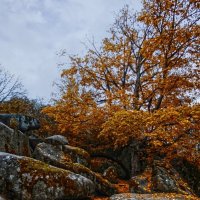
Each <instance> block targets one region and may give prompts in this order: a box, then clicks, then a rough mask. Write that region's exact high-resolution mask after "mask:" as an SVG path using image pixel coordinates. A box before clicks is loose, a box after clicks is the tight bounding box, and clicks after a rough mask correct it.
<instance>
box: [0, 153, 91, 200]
mask: <svg viewBox="0 0 200 200" xmlns="http://www.w3.org/2000/svg"><path fill="white" fill-rule="evenodd" d="M93 192H94V184H93V182H92V181H91V180H89V179H87V178H85V177H83V176H81V175H78V174H75V173H73V172H70V171H67V170H63V169H60V168H56V167H53V166H51V165H48V164H45V163H43V162H41V161H37V160H34V159H32V158H28V157H22V156H16V155H13V154H7V153H0V194H2V195H5V196H6V198H8V199H16V200H21V199H26V200H41V199H42V200H54V199H78V198H87V197H88V196H89V195H91V194H93Z"/></svg>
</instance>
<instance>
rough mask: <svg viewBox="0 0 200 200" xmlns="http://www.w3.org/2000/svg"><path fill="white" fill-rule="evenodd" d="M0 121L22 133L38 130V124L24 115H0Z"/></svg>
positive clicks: (35, 120)
mask: <svg viewBox="0 0 200 200" xmlns="http://www.w3.org/2000/svg"><path fill="white" fill-rule="evenodd" d="M0 121H1V122H2V123H4V124H6V125H7V126H9V127H11V128H13V129H17V130H20V131H22V132H25V131H29V130H37V129H39V128H40V123H39V121H38V120H37V119H35V118H33V117H29V116H25V115H18V114H0Z"/></svg>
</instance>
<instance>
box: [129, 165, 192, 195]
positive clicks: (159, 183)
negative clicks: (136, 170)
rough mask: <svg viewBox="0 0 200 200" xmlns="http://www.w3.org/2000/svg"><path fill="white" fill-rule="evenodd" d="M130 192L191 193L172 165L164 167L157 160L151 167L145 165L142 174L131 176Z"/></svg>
mask: <svg viewBox="0 0 200 200" xmlns="http://www.w3.org/2000/svg"><path fill="white" fill-rule="evenodd" d="M154 162H155V161H154ZM130 192H133V193H141V194H149V193H155V192H163V193H177V194H187V195H188V194H193V192H192V190H191V189H190V188H189V187H188V185H187V183H186V182H185V181H184V180H183V179H182V178H181V177H180V175H179V173H177V171H176V170H175V169H174V168H173V167H168V168H166V167H164V166H162V164H161V163H159V162H155V163H154V165H153V167H147V168H146V170H145V171H144V172H143V173H142V174H140V175H137V176H134V177H132V178H131V180H130Z"/></svg>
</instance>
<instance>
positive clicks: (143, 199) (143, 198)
mask: <svg viewBox="0 0 200 200" xmlns="http://www.w3.org/2000/svg"><path fill="white" fill-rule="evenodd" d="M187 199H190V200H195V199H196V198H195V197H193V196H187V195H179V194H163V193H154V194H133V193H126V194H116V195H113V196H111V197H110V200H187Z"/></svg>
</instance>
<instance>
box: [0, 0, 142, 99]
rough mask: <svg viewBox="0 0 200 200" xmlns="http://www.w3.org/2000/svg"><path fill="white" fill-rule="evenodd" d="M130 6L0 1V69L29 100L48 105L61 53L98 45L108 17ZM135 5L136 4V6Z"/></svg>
mask: <svg viewBox="0 0 200 200" xmlns="http://www.w3.org/2000/svg"><path fill="white" fill-rule="evenodd" d="M133 2H134V1H133V0H117V1H116V0H95V1H94V0H84V1H82V0H1V6H0V24H1V26H0V63H1V64H2V65H3V66H4V67H5V68H6V69H7V70H9V71H10V72H11V73H14V74H16V75H17V76H20V77H21V79H22V82H23V84H24V85H25V87H26V88H27V90H28V91H29V96H30V97H31V98H37V97H43V98H44V99H46V100H47V99H49V98H50V94H51V92H53V88H52V83H53V81H54V80H56V79H58V78H59V70H58V68H57V64H58V62H60V60H59V57H58V56H57V55H56V53H57V52H58V51H60V50H61V49H66V51H67V53H69V54H81V53H83V52H84V46H83V44H82V42H84V41H86V38H87V37H88V38H91V37H92V36H94V38H95V40H97V42H99V41H100V40H101V39H102V38H103V37H105V36H106V34H107V33H106V31H107V30H108V29H109V27H110V26H111V24H112V23H113V19H114V13H117V12H118V11H119V9H120V8H122V7H123V5H124V4H129V5H132V7H133V6H136V8H138V6H139V5H138V4H136V3H133ZM137 2H138V1H137Z"/></svg>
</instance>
